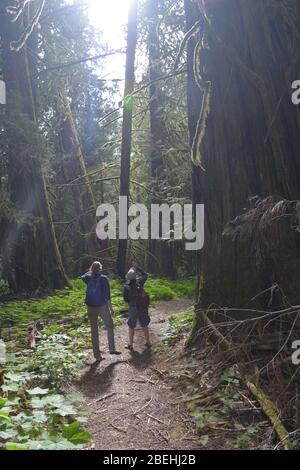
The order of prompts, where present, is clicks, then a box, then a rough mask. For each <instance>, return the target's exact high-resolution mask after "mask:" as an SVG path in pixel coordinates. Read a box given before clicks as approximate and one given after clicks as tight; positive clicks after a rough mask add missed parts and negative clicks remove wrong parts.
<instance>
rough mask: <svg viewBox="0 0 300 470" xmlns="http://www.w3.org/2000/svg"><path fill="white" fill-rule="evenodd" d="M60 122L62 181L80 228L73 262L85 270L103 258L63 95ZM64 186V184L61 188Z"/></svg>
mask: <svg viewBox="0 0 300 470" xmlns="http://www.w3.org/2000/svg"><path fill="white" fill-rule="evenodd" d="M57 105H58V113H59V121H60V149H61V151H62V168H63V174H64V177H65V183H66V184H67V185H70V186H69V189H71V191H72V196H73V202H74V209H75V216H76V217H77V219H78V225H79V228H80V234H79V239H80V241H81V243H80V246H81V249H80V252H81V253H82V257H81V258H80V260H79V261H78V262H77V263H76V264H77V266H78V269H81V270H82V269H86V268H87V266H88V263H92V261H94V259H96V258H97V256H101V257H103V256H104V257H105V253H104V252H101V250H100V245H99V244H98V242H97V237H96V204H95V200H94V195H93V191H92V188H91V185H90V181H89V178H88V175H87V171H86V166H85V161H84V156H83V153H82V149H81V143H80V140H79V136H78V132H77V129H76V124H75V121H74V117H73V114H72V110H71V106H70V103H69V101H68V99H67V98H66V97H64V96H63V95H61V96H60V98H58V100H57ZM66 189H68V188H67V187H65V190H66Z"/></svg>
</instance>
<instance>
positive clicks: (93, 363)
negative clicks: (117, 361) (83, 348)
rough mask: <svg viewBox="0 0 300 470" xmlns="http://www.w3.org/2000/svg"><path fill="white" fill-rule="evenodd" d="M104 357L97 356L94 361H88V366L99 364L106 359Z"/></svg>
mask: <svg viewBox="0 0 300 470" xmlns="http://www.w3.org/2000/svg"><path fill="white" fill-rule="evenodd" d="M104 359H105V358H104V357H97V358H95V359H94V360H93V361H86V363H85V364H86V365H87V366H95V365H97V364H99V363H100V362H101V361H104Z"/></svg>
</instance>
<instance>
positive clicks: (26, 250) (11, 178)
mask: <svg viewBox="0 0 300 470" xmlns="http://www.w3.org/2000/svg"><path fill="white" fill-rule="evenodd" d="M10 3H11V2H9V1H7V2H4V4H3V5H2V6H1V9H0V19H1V21H0V23H1V25H0V34H1V39H2V48H3V58H4V64H3V72H4V79H5V81H6V85H7V121H6V123H5V130H6V137H7V139H8V142H9V145H8V148H7V159H8V186H9V191H10V197H11V201H12V202H13V203H14V205H15V207H16V209H17V210H18V222H14V223H11V224H10V225H9V227H7V230H6V234H5V240H4V244H3V246H2V252H3V254H4V256H5V265H6V269H7V276H8V279H9V283H10V287H11V289H12V290H13V291H15V292H20V291H27V292H28V291H29V292H32V291H36V290H42V291H44V290H52V289H54V288H62V287H64V286H65V285H67V284H68V281H67V278H66V276H65V273H64V268H63V265H62V261H61V256H60V252H59V249H58V246H57V242H56V237H55V231H54V226H53V221H52V214H51V209H50V205H49V200H48V196H47V191H46V185H45V177H44V174H43V169H42V160H41V157H40V156H41V155H43V154H45V153H46V148H45V144H44V142H43V138H42V136H41V135H40V133H39V131H38V127H37V122H36V107H35V89H34V83H33V80H32V76H33V74H34V69H35V64H34V62H33V60H32V57H34V54H35V51H33V52H32V54H31V55H29V54H28V47H29V44H28V43H27V44H25V45H24V46H23V47H22V48H21V50H20V51H19V52H14V51H13V50H12V49H11V47H10V46H11V42H12V41H13V40H16V39H18V38H19V37H20V35H21V33H22V31H23V29H24V27H26V24H27V23H26V20H25V19H24V20H23V24H22V22H20V21H18V22H17V23H11V21H10V20H9V18H8V16H7V14H6V6H7V5H8V4H10ZM29 15H30V6H29V5H28V6H27V7H26V8H25V12H24V15H23V18H27V17H28V16H29ZM35 43H36V38H35V37H34V35H33V36H31V38H30V47H31V48H32V47H34V46H35Z"/></svg>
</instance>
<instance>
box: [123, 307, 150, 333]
mask: <svg viewBox="0 0 300 470" xmlns="http://www.w3.org/2000/svg"><path fill="white" fill-rule="evenodd" d="M137 322H139V324H140V325H141V327H142V328H146V326H148V325H149V323H150V316H149V313H148V310H144V309H139V308H138V307H135V306H132V307H130V308H129V314H128V322H127V325H128V326H129V328H130V329H131V330H134V329H135V327H136V325H137Z"/></svg>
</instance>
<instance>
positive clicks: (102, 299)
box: [81, 261, 121, 362]
mask: <svg viewBox="0 0 300 470" xmlns="http://www.w3.org/2000/svg"><path fill="white" fill-rule="evenodd" d="M81 279H82V280H83V281H84V282H85V283H86V284H87V289H86V297H85V303H86V305H87V307H88V317H89V320H90V324H91V335H92V344H93V352H94V357H95V359H96V362H100V361H101V360H102V359H103V357H102V356H101V353H100V348H99V332H98V316H99V315H100V316H101V318H102V320H103V323H104V325H105V328H106V330H107V339H108V346H109V352H110V354H121V353H120V352H119V351H116V349H115V338H114V330H113V328H114V325H113V320H112V315H113V313H114V312H113V308H112V305H111V299H110V287H109V281H108V278H107V277H106V276H104V274H102V264H101V263H100V262H99V261H94V263H93V264H92V265H91V267H90V270H89V272H87V273H86V274H84V275H83V276H82V277H81Z"/></svg>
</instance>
